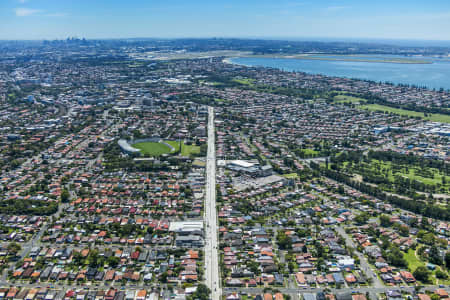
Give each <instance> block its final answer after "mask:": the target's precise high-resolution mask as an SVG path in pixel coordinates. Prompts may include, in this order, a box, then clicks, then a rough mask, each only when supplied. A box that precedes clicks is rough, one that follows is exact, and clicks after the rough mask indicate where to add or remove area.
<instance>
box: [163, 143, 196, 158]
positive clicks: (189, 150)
mask: <svg viewBox="0 0 450 300" xmlns="http://www.w3.org/2000/svg"><path fill="white" fill-rule="evenodd" d="M165 142H166V143H167V144H169V145H170V146H172V147H174V148H175V151H179V150H180V142H179V141H165ZM198 153H200V146H196V145H186V144H185V143H183V144H182V146H181V155H182V156H189V155H191V154H198Z"/></svg>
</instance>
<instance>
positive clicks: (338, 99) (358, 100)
mask: <svg viewBox="0 0 450 300" xmlns="http://www.w3.org/2000/svg"><path fill="white" fill-rule="evenodd" d="M333 100H334V102H336V103H346V102H351V103H355V104H358V103H364V102H365V99H363V98H358V97H353V96H347V95H337V96H334V98H333Z"/></svg>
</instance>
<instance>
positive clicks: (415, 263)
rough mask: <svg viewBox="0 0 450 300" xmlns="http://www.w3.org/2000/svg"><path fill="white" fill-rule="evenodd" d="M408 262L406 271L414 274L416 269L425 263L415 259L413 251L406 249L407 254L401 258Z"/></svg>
mask: <svg viewBox="0 0 450 300" xmlns="http://www.w3.org/2000/svg"><path fill="white" fill-rule="evenodd" d="M403 257H404V258H405V260H406V261H407V262H408V269H409V270H410V271H411V272H414V271H415V270H416V269H417V267H421V266H425V263H424V262H423V261H421V260H420V259H418V258H417V256H416V254H415V252H414V250H413V249H408V252H407V253H405V255H404V256H403Z"/></svg>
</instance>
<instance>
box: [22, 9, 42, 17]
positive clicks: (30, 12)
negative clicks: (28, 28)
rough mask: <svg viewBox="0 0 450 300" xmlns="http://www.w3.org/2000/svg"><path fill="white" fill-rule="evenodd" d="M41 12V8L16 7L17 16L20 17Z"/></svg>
mask: <svg viewBox="0 0 450 300" xmlns="http://www.w3.org/2000/svg"><path fill="white" fill-rule="evenodd" d="M40 12H42V10H40V9H31V8H16V16H18V17H28V16H33V15H36V14H38V13H40Z"/></svg>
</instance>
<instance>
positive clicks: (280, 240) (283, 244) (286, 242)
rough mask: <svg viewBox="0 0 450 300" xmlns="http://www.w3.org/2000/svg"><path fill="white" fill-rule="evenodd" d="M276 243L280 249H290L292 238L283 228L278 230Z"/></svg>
mask: <svg viewBox="0 0 450 300" xmlns="http://www.w3.org/2000/svg"><path fill="white" fill-rule="evenodd" d="M277 244H278V247H280V249H282V250H287V249H292V240H291V238H290V237H288V236H287V235H286V233H285V232H284V231H283V230H280V231H278V234H277Z"/></svg>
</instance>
